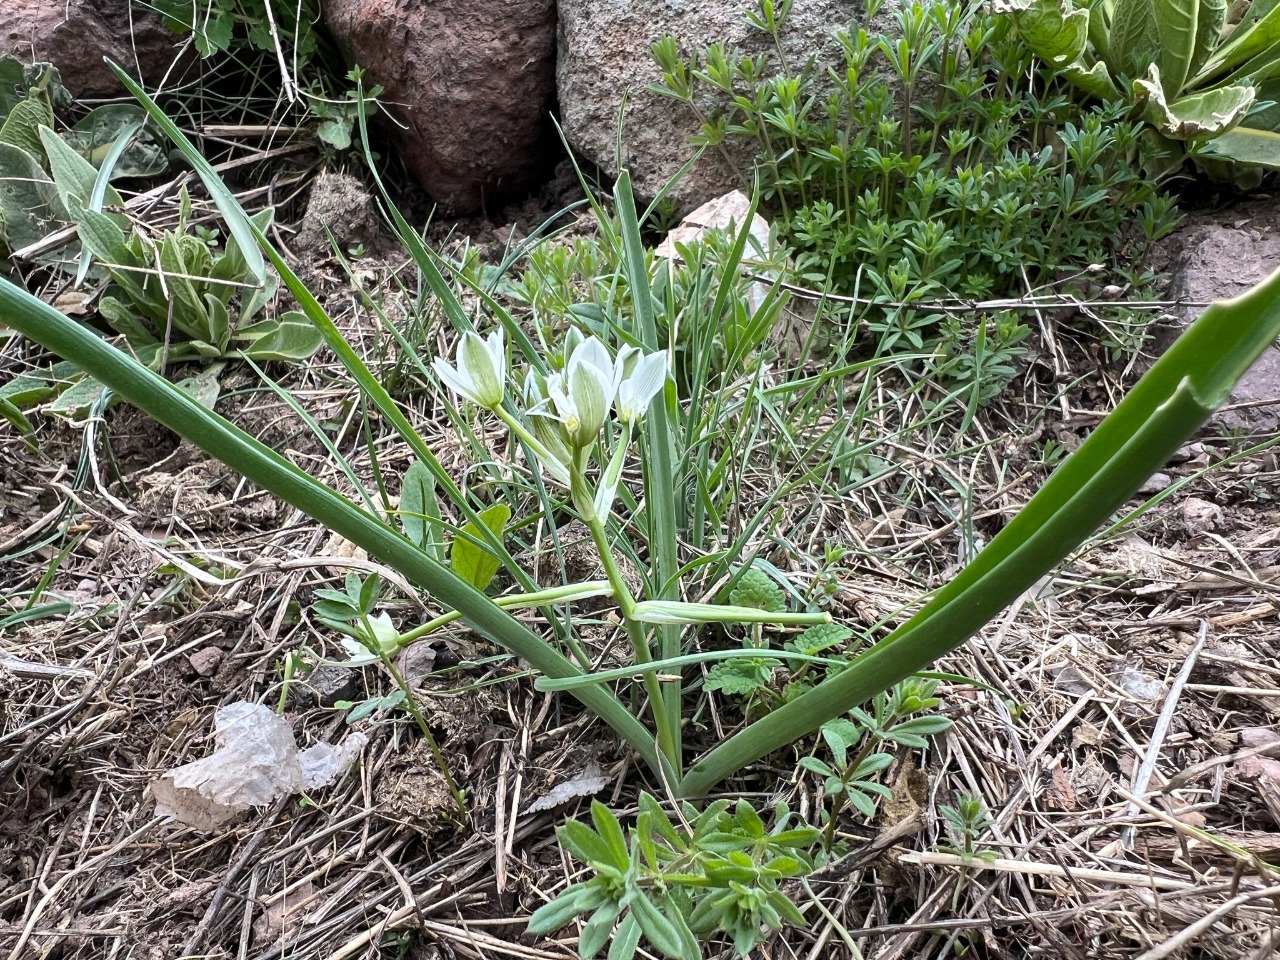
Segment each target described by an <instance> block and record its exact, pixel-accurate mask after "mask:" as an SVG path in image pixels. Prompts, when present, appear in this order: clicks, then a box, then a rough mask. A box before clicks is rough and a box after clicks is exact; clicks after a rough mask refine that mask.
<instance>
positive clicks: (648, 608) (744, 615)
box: [631, 600, 831, 626]
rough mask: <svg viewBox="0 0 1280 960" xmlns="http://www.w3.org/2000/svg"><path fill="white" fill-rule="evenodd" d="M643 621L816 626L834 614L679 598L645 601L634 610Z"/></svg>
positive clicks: (685, 623)
mask: <svg viewBox="0 0 1280 960" xmlns="http://www.w3.org/2000/svg"><path fill="white" fill-rule="evenodd" d="M631 616H632V617H633V618H635V619H636V620H639V621H640V622H641V623H662V624H668V623H670V624H679V625H682V626H683V625H688V624H691V623H760V624H763V623H769V624H775V625H777V626H814V625H816V624H822V623H831V614H829V613H824V612H817V613H787V612H774V611H772V610H761V609H760V608H759V607H735V606H732V605H731V604H727V603H725V604H721V603H683V602H681V601H678V600H642V601H641V602H640V603H637V604H636V605H635V607H634V608H633V610H632V611H631Z"/></svg>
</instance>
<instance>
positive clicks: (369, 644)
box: [361, 615, 467, 823]
mask: <svg viewBox="0 0 1280 960" xmlns="http://www.w3.org/2000/svg"><path fill="white" fill-rule="evenodd" d="M361 619H362V621H363V624H364V634H363V636H362V637H361V641H362V642H363V643H364V645H365V647H366V648H368V650H369V651H370V652H371V653H376V654H377V655H378V659H380V660H381V661H382V665H383V666H384V667H386V668H387V672H388V673H390V674H391V677H392V679H394V680H395V682H396V686H398V687H399V688H400V692H401V693H403V694H404V703H405V707H406V708H407V709H408V711H409V713H410V715H412V717H413V720H414V722H415V723H416V724H417V725H418V730H419V731H420V732H421V733H422V738H423V739H424V740H426V741H427V746H428V747H430V748H431V755H432V756H433V757H434V758H435V761H436V767H437V768H439V770H440V775H441V776H442V777H444V782H445V785H446V786H448V788H449V792H450V793H451V794H453V802H454V803H455V804H456V805H457V807H458V818H459V822H460V823H466V822H467V797H466V794H464V793H463V792H462V789H461V788H460V787H459V786H458V782H457V781H456V780H454V779H453V773H452V772H450V770H449V762H448V761H447V760H445V758H444V753H443V752H442V751H441V750H440V744H438V743H437V742H436V738H435V735H434V734H432V732H431V728H430V727H429V726H427V718H426V717H424V716H423V715H422V708H421V707H419V706H418V699H417V697H415V696H414V694H413V688H412V687H410V686H409V681H407V680H406V679H405V678H404V674H402V673H401V672H400V671H399V670H397V669H396V665H395V664H394V663H392V662H391V655H390V654H388V653H387V651H385V650H383V649H382V644H380V643H379V642H378V641H377V639H376V638H375V636H374V632H373V625H372V624H371V623H370V622H369V617H368V616H367V615H366V616H364V617H362V618H361Z"/></svg>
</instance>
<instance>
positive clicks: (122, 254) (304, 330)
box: [76, 190, 321, 362]
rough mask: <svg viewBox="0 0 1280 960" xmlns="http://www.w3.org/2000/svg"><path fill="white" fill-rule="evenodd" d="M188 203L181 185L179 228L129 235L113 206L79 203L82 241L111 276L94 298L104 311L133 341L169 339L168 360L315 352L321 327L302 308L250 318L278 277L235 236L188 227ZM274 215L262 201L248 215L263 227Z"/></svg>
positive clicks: (296, 357) (146, 343)
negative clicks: (210, 238) (215, 240)
mask: <svg viewBox="0 0 1280 960" xmlns="http://www.w3.org/2000/svg"><path fill="white" fill-rule="evenodd" d="M191 209H192V208H191V198H190V197H189V196H188V195H187V193H186V191H185V190H184V191H183V192H182V194H181V197H180V201H179V212H178V225H177V228H176V229H175V230H169V231H166V232H164V233H163V234H161V235H160V237H159V238H151V237H148V236H146V235H145V234H144V233H142V231H140V230H138V229H134V230H133V231H132V232H131V233H130V234H129V235H128V236H127V237H126V236H125V233H124V230H123V229H122V228H121V225H120V223H119V222H118V220H117V219H116V218H115V217H113V216H111V215H110V214H106V213H101V212H99V211H96V210H91V209H82V210H79V211H76V216H77V220H78V232H79V234H80V240H81V242H82V243H83V244H84V246H85V249H86V250H88V251H89V252H90V253H92V254H93V256H94V257H95V259H96V260H97V261H98V262H99V263H100V264H101V265H102V266H103V267H105V268H106V271H107V273H108V274H109V275H110V277H111V281H112V282H111V285H110V286H109V287H108V288H107V289H106V291H105V292H104V293H103V295H102V297H101V299H100V300H99V301H98V312H99V313H101V314H102V318H103V319H104V320H106V322H107V323H108V324H110V326H111V327H112V329H114V330H115V331H116V332H117V333H121V334H123V335H124V336H125V338H126V339H127V340H128V341H129V343H130V344H131V345H132V346H133V347H135V349H137V348H147V347H155V346H157V345H160V344H165V345H167V346H166V349H167V357H168V359H170V360H193V359H197V358H200V357H227V356H238V355H242V356H245V357H248V358H250V359H253V360H285V361H295V362H296V361H300V360H305V359H306V358H307V357H310V356H311V355H312V354H313V353H315V352H316V350H318V349H319V347H320V340H321V338H320V333H319V332H318V331H317V330H316V328H315V327H314V326H313V325H312V323H311V322H310V321H309V320H308V319H307V318H306V317H305V315H303V314H302V313H301V312H299V311H296V310H294V311H288V312H286V313H283V314H281V315H280V316H279V317H276V318H264V319H255V318H256V317H258V315H259V314H260V313H261V312H262V309H263V307H265V306H266V305H267V303H268V302H270V300H271V298H272V297H273V296H274V294H275V290H276V286H277V281H276V279H275V277H274V276H272V275H270V274H269V275H268V276H267V278H266V281H265V282H262V283H258V282H257V281H256V280H255V279H254V277H253V275H252V272H251V271H250V269H249V265H248V263H247V262H246V260H245V257H244V255H243V253H242V252H241V250H240V246H239V244H238V243H237V242H236V240H235V238H234V237H231V238H229V239H228V240H227V242H226V244H225V245H224V246H223V248H222V250H220V251H219V250H217V249H216V248H215V247H213V246H211V245H210V244H209V243H208V242H206V240H204V239H202V238H200V237H197V236H195V235H194V234H193V233H191V232H189V231H188V230H187V222H188V220H189V219H190V216H191ZM272 215H273V210H272V209H271V208H267V209H266V210H263V211H261V212H259V213H258V214H256V215H255V216H254V217H253V222H254V223H255V224H256V225H257V226H258V227H259V228H260V229H262V230H265V229H267V227H268V226H269V225H270V223H271V218H272ZM237 302H238V308H237ZM233 310H235V319H234V320H233V314H232V311H233Z"/></svg>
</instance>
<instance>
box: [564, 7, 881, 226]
mask: <svg viewBox="0 0 1280 960" xmlns="http://www.w3.org/2000/svg"><path fill="white" fill-rule="evenodd" d="M751 6H752V7H754V6H755V4H754V3H752V4H751ZM896 6H897V4H896V3H894V2H889V3H886V4H885V10H884V11H883V12H881V13H880V14H879V15H878V18H877V21H876V23H875V24H873V25H871V26H869V27H868V29H869V30H871V32H875V31H876V30H879V29H885V28H887V22H888V20H889V18H890V16H891V12H892V8H894V7H896ZM746 7H747V4H746V3H694V2H691V0H655V2H637V0H560V3H559V17H560V30H559V57H558V60H557V65H556V82H557V88H558V90H559V95H560V123H561V126H562V127H563V129H564V133H565V137H566V138H567V139H568V141H569V145H570V146H572V147H573V148H574V150H576V151H577V152H578V153H580V154H581V155H583V156H584V157H586V158H587V159H588V160H590V161H592V162H593V163H596V164H598V165H599V166H600V167H601V168H603V170H604V171H605V173H606V174H608V175H609V176H616V175H617V172H618V164H617V161H616V153H617V150H616V145H617V141H618V136H617V131H618V111H619V108H620V107H621V105H622V101H623V97H624V95H627V96H628V97H629V99H628V103H627V110H626V116H625V118H624V125H623V131H622V147H623V152H624V157H623V162H624V164H625V165H626V167H627V169H629V170H630V171H631V176H632V178H633V181H634V183H635V190H636V193H637V194H638V195H639V196H641V197H653V196H655V195H657V193H658V192H659V191H660V190H661V189H662V187H663V186H665V185H666V183H667V181H669V180H670V179H671V178H672V177H673V176H674V175H675V174H676V172H677V171H678V170H679V169H680V167H681V166H682V165H683V164H684V163H686V162H687V161H688V160H689V158H690V157H692V156H693V154H694V152H695V151H694V148H692V147H690V146H689V138H690V137H691V136H692V135H693V134H695V133H696V132H697V131H698V127H699V126H700V121H699V120H698V118H697V117H696V116H695V114H694V113H693V111H691V110H690V109H689V108H688V107H687V106H686V105H684V104H681V103H678V102H676V101H674V100H670V99H667V98H665V97H662V96H660V95H658V94H655V93H651V92H649V91H648V90H646V89H645V88H646V86H648V85H649V84H651V83H657V82H658V81H659V80H660V79H661V76H662V74H661V70H659V68H658V66H657V63H656V62H655V61H654V59H653V56H652V54H651V52H650V50H651V47H652V46H653V44H654V43H655V42H656V41H657V40H659V39H660V38H661V37H662V36H664V35H666V34H670V35H671V36H673V37H675V38H676V40H677V42H678V43H679V44H680V48H681V50H682V51H683V52H685V53H689V52H697V53H699V54H701V52H702V51H703V50H704V49H705V48H706V47H707V46H708V45H709V44H711V43H713V42H716V41H720V42H722V43H724V44H725V45H726V47H728V48H729V49H735V48H736V49H738V50H740V51H741V52H742V53H744V54H748V55H751V56H756V55H759V54H761V53H768V54H770V55H771V57H772V58H773V59H772V62H773V64H774V65H775V67H776V64H777V62H778V61H777V56H778V54H777V51H776V50H775V48H774V44H773V41H772V40H771V39H770V38H769V37H768V36H767V35H765V34H763V33H761V32H760V31H758V30H755V29H754V28H752V27H751V26H749V25H748V24H747V23H746V22H745V21H744V19H743V11H744V9H746ZM862 12H863V4H862V3H860V2H855V0H809V2H803V3H797V4H795V6H794V7H793V8H792V11H791V15H790V18H789V19H788V20H787V22H786V24H785V25H784V27H783V30H782V33H781V46H782V52H783V55H784V56H785V57H786V59H787V63H788V66H789V67H790V69H791V70H792V71H793V72H794V71H796V70H798V69H799V68H800V67H802V66H803V65H804V63H805V61H806V60H807V58H808V57H809V56H811V55H812V56H814V57H815V58H816V62H815V69H817V70H818V71H819V74H820V75H825V73H826V68H827V66H829V65H839V66H840V67H841V69H843V64H844V60H843V56H842V54H841V53H840V47H839V44H837V43H836V41H835V40H834V39H833V34H834V32H835V31H836V30H838V29H841V28H844V27H847V26H849V24H850V23H851V22H854V21H855V20H856V19H857V18H858V17H859V16H860V15H861V14H862ZM715 105H716V102H715V100H714V99H711V98H707V99H704V100H703V101H702V102H701V103H700V107H702V108H704V109H706V110H712V109H714V108H715ZM753 158H754V151H753V150H752V149H750V147H749V145H748V144H746V143H745V142H744V141H742V140H738V141H737V142H734V141H733V140H731V141H730V142H729V143H728V144H726V149H725V150H709V151H707V153H706V154H704V155H703V157H702V159H701V160H699V162H698V164H697V166H696V167H694V168H693V170H691V171H690V172H689V174H688V175H687V176H686V177H685V178H684V179H683V180H682V181H681V182H680V183H679V184H678V185H677V186H676V187H675V188H674V190H673V191H672V193H671V194H670V195H671V196H672V197H673V198H674V199H675V200H677V201H678V202H679V204H680V206H681V207H682V209H684V210H688V209H691V208H692V207H696V206H698V205H700V204H703V203H706V202H707V201H708V200H711V199H713V198H714V197H718V196H720V195H722V194H725V193H728V192H729V191H731V190H735V189H741V190H746V191H750V190H751V177H752V172H751V170H752V160H753Z"/></svg>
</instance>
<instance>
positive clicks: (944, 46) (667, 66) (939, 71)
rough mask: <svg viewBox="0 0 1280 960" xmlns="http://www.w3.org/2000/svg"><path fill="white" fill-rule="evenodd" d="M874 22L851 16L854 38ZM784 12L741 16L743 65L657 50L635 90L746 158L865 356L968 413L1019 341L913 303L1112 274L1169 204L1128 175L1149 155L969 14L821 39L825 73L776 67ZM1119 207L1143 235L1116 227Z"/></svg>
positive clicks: (1125, 115) (715, 56)
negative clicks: (899, 358) (910, 370)
mask: <svg viewBox="0 0 1280 960" xmlns="http://www.w3.org/2000/svg"><path fill="white" fill-rule="evenodd" d="M1056 2H1057V0H1046V3H1056ZM881 7H882V4H881V3H879V2H876V0H871V2H869V3H867V4H866V8H867V9H866V18H865V19H864V20H863V21H862V22H864V23H869V22H871V21H872V20H873V19H874V18H875V17H876V16H877V15H879V16H882V17H883V16H887V15H888V14H887V13H881V12H879V11H880V8H881ZM790 10H791V4H790V3H788V2H774V0H760V2H759V4H758V7H757V9H756V10H754V11H752V12H750V13H748V14H747V20H748V21H749V22H750V23H751V24H752V26H753V28H754V30H755V31H756V33H757V34H758V35H760V36H759V37H758V39H761V40H763V41H764V44H763V52H761V53H758V54H756V55H754V56H752V55H749V54H747V53H744V52H743V51H741V50H736V49H730V48H727V47H726V46H725V45H724V44H719V43H717V44H712V45H711V46H709V47H707V48H705V49H703V50H696V51H682V49H681V46H680V42H679V38H676V37H671V36H668V37H664V38H663V39H662V40H661V41H659V42H658V43H656V44H655V45H654V47H653V56H654V59H655V61H656V64H657V68H658V70H659V71H660V76H661V79H660V81H659V82H657V83H655V84H653V85H651V86H650V87H649V89H650V91H652V92H654V93H657V94H658V95H660V96H664V97H667V98H669V99H671V100H672V101H674V102H676V103H677V104H680V105H683V107H684V109H686V110H688V111H690V112H691V113H692V114H693V115H694V116H695V117H696V118H697V119H698V120H699V121H700V129H699V131H698V133H697V134H696V136H695V137H694V141H693V142H694V144H695V145H700V146H702V147H704V148H705V149H706V150H708V151H717V150H725V151H729V150H730V149H731V148H732V150H733V151H734V153H729V156H733V155H735V153H736V152H740V151H741V150H742V149H743V148H744V147H745V148H746V149H747V150H750V151H751V152H753V153H754V154H755V155H756V158H757V166H758V171H759V176H760V188H761V194H762V202H763V204H764V205H765V206H766V208H767V209H768V211H769V213H770V215H771V216H772V219H773V222H774V224H775V225H776V227H777V229H778V233H779V235H780V236H781V237H782V238H783V240H784V241H785V242H786V243H787V244H789V245H790V246H791V248H792V249H793V252H794V259H795V272H796V274H798V275H799V276H800V278H801V281H800V282H803V283H805V284H807V285H810V286H815V287H818V288H820V289H824V290H830V291H832V292H835V293H839V294H843V295H846V296H849V295H852V296H854V297H856V298H859V299H860V301H861V308H860V309H859V310H858V311H857V314H856V316H855V317H854V318H853V319H856V320H857V321H858V322H859V324H860V325H862V326H865V329H866V330H868V331H869V332H870V333H871V334H872V336H873V338H874V339H873V343H872V346H876V347H878V348H879V349H880V350H881V351H884V352H889V351H893V352H897V353H903V352H907V351H929V352H932V353H933V357H932V358H931V360H930V363H929V366H930V367H931V368H932V370H933V371H934V372H936V373H937V374H938V376H939V379H941V380H942V382H944V383H948V384H956V385H965V384H972V385H973V386H974V389H975V392H976V394H977V397H978V399H979V400H982V399H986V398H988V397H990V396H991V395H993V394H994V393H997V392H999V390H1000V389H1001V388H1002V387H1003V385H1004V384H1005V383H1006V382H1007V381H1008V378H1009V377H1010V376H1011V374H1012V369H1013V368H1012V365H1011V362H1010V361H1011V360H1013V359H1015V358H1016V357H1017V356H1019V355H1020V354H1021V353H1022V352H1023V351H1024V347H1023V346H1022V345H1021V344H1022V341H1023V340H1024V339H1025V338H1026V336H1027V335H1028V332H1029V331H1028V328H1027V326H1026V325H1025V324H1024V323H1023V322H1021V318H1020V317H1019V316H1017V315H1015V314H1005V315H1002V316H998V317H992V318H990V319H988V320H986V321H985V324H984V325H983V326H982V328H981V329H980V330H975V323H974V321H973V320H972V319H970V317H969V316H967V315H966V316H965V317H964V318H963V320H961V319H958V318H956V317H949V316H948V315H947V314H945V313H942V312H940V311H939V310H937V309H936V308H930V306H929V305H930V304H934V303H936V302H938V301H941V300H945V299H947V298H962V299H979V300H980V299H986V298H990V297H1004V296H1015V295H1023V294H1025V293H1026V292H1027V288H1028V285H1030V286H1031V287H1034V288H1039V287H1040V286H1041V285H1047V284H1054V283H1058V282H1060V281H1061V280H1062V278H1063V277H1065V276H1072V275H1076V274H1079V273H1080V271H1083V270H1085V269H1086V268H1088V267H1089V265H1091V264H1104V265H1107V264H1112V263H1115V264H1117V267H1116V269H1117V270H1121V271H1122V270H1124V269H1126V267H1121V266H1119V264H1122V263H1123V264H1126V265H1128V264H1132V263H1135V262H1141V261H1142V259H1143V257H1144V255H1145V254H1144V251H1145V249H1147V248H1148V247H1149V245H1150V244H1151V243H1152V242H1153V241H1154V240H1155V239H1158V238H1159V237H1160V236H1161V235H1163V234H1164V233H1166V232H1167V231H1168V230H1169V229H1171V228H1172V226H1173V223H1174V221H1175V216H1174V209H1173V203H1172V202H1171V201H1170V200H1169V199H1168V198H1166V197H1163V196H1161V195H1160V194H1159V193H1158V192H1157V189H1156V184H1155V183H1154V182H1153V181H1152V180H1151V179H1150V178H1148V177H1146V176H1144V175H1143V174H1142V173H1141V172H1140V171H1141V166H1142V164H1141V161H1142V158H1143V157H1144V156H1145V155H1146V154H1147V153H1149V152H1150V150H1151V147H1150V145H1149V144H1147V143H1145V142H1144V141H1143V140H1142V138H1141V137H1140V134H1141V132H1142V129H1143V125H1142V123H1141V121H1140V120H1137V119H1136V118H1134V117H1132V116H1130V114H1131V109H1130V105H1129V103H1128V101H1127V99H1126V98H1123V97H1121V96H1119V95H1118V94H1117V95H1116V96H1114V97H1111V98H1109V100H1108V102H1104V103H1100V104H1097V105H1094V106H1089V107H1085V106H1081V105H1079V104H1077V103H1074V102H1073V101H1072V100H1071V99H1070V98H1069V97H1068V96H1066V95H1065V93H1064V91H1063V90H1061V89H1059V88H1056V87H1053V86H1051V85H1044V84H1041V83H1039V82H1038V77H1037V76H1036V74H1035V70H1034V58H1033V57H1032V56H1031V54H1030V53H1029V52H1028V50H1027V49H1026V47H1025V45H1024V44H1022V43H1021V42H1020V41H1019V39H1018V37H1017V36H1016V35H1015V34H1014V31H1013V30H1012V24H1011V23H1010V22H1008V21H1007V20H1006V19H1002V18H998V17H994V16H992V15H991V14H990V13H989V12H988V11H987V9H986V5H985V4H981V3H973V2H969V3H957V2H955V0H904V2H903V3H901V4H900V5H896V9H895V10H894V11H893V13H892V16H893V18H894V20H895V22H896V23H895V29H893V30H890V31H886V32H885V33H875V32H872V31H871V30H869V29H867V28H863V27H859V26H857V25H856V24H855V25H851V26H849V27H847V28H841V29H839V30H837V31H835V33H834V40H835V41H836V44H837V45H838V49H839V52H838V54H837V55H836V61H837V62H836V63H835V64H832V65H830V66H829V67H828V68H827V69H823V67H822V65H820V64H817V63H815V62H813V61H812V60H811V59H810V60H798V59H797V58H795V57H792V58H790V59H788V58H787V57H785V56H784V55H783V51H784V50H787V49H789V48H790V47H791V46H794V44H792V43H789V42H788V38H787V33H788V31H790V30H791V25H790V23H789V14H790ZM1134 210H1138V211H1146V214H1145V215H1144V216H1142V217H1140V218H1139V222H1140V223H1143V224H1146V225H1147V229H1146V230H1145V231H1132V230H1130V229H1128V228H1127V227H1126V224H1127V223H1128V222H1129V220H1130V218H1131V212H1132V211H1134ZM917 305H918V306H917ZM864 349H865V347H864Z"/></svg>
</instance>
